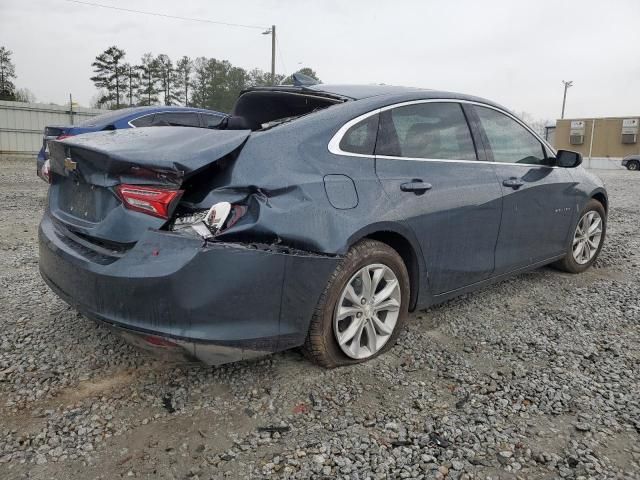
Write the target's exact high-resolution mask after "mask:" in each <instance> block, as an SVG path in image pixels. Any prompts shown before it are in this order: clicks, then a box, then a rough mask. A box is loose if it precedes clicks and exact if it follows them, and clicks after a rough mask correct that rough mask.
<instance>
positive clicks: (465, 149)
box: [376, 101, 501, 295]
mask: <svg viewBox="0 0 640 480" xmlns="http://www.w3.org/2000/svg"><path fill="white" fill-rule="evenodd" d="M481 155H484V152H483V151H482V150H481ZM477 158H478V157H477V153H476V148H475V147H474V142H473V139H472V136H471V134H470V131H469V126H468V124H467V121H466V118H465V115H464V112H463V110H462V107H461V105H460V104H459V103H456V102H447V101H438V102H432V101H431V102H430V101H427V102H420V103H413V104H410V105H404V106H398V107H395V108H391V109H387V110H383V111H382V112H381V113H380V125H379V130H378V138H377V142H376V174H377V175H378V178H379V179H380V181H381V183H382V185H383V189H384V191H385V194H386V195H387V197H388V198H389V202H390V205H389V209H387V211H386V212H381V215H382V216H384V215H390V216H392V217H394V218H398V217H401V218H404V219H405V220H404V222H405V223H406V224H407V225H408V226H409V227H410V228H411V229H413V231H414V232H415V234H416V237H417V238H418V239H419V242H420V246H421V248H422V253H423V255H424V257H425V263H426V266H427V274H428V277H429V290H430V293H431V294H432V295H438V294H442V293H445V292H449V291H451V290H456V289H458V288H461V287H464V286H467V285H470V284H472V283H475V282H478V281H481V280H484V279H486V278H488V277H489V276H490V275H491V274H492V272H493V270H494V249H495V246H496V241H497V237H498V230H499V226H500V213H501V190H500V185H499V183H498V181H497V179H496V175H495V172H494V169H493V167H492V165H490V164H487V163H482V162H478V161H477Z"/></svg>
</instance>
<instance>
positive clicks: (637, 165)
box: [627, 160, 640, 171]
mask: <svg viewBox="0 0 640 480" xmlns="http://www.w3.org/2000/svg"><path fill="white" fill-rule="evenodd" d="M627 170H634V171H638V170H640V162H638V161H637V160H630V161H629V162H627Z"/></svg>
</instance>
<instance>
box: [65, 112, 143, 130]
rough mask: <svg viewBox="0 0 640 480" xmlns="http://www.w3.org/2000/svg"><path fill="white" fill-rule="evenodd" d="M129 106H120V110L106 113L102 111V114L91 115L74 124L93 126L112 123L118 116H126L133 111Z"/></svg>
mask: <svg viewBox="0 0 640 480" xmlns="http://www.w3.org/2000/svg"><path fill="white" fill-rule="evenodd" d="M131 110H132V109H131V108H122V109H120V110H113V111H111V112H108V113H103V114H102V115H97V116H95V117H91V118H89V119H87V120H85V121H84V122H80V123H78V124H77V125H76V126H78V127H95V126H96V125H107V124H109V123H112V122H114V121H116V120H118V119H119V118H122V117H126V116H127V115H130V114H131V113H133V112H132V111H131Z"/></svg>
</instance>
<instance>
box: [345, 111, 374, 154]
mask: <svg viewBox="0 0 640 480" xmlns="http://www.w3.org/2000/svg"><path fill="white" fill-rule="evenodd" d="M377 133H378V115H377V114H376V115H371V116H370V117H367V118H365V119H364V120H361V121H360V122H358V123H356V124H355V125H353V126H352V127H351V128H349V130H347V132H346V133H345V134H344V136H343V137H342V140H340V150H342V151H343V152H349V153H359V154H361V155H373V150H374V148H375V146H376V135H377Z"/></svg>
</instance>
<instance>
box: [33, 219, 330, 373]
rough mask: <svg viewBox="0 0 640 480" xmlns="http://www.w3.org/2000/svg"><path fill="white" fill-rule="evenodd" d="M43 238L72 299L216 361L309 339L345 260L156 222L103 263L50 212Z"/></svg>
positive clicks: (49, 279)
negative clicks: (185, 232) (77, 244)
mask: <svg viewBox="0 0 640 480" xmlns="http://www.w3.org/2000/svg"><path fill="white" fill-rule="evenodd" d="M39 242H40V272H41V274H42V278H43V279H44V280H45V282H46V283H47V284H48V285H49V286H50V287H51V289H52V290H53V291H54V292H56V293H57V294H58V295H59V296H60V297H61V298H62V299H63V300H65V301H66V302H67V303H69V304H70V305H72V306H74V307H75V308H76V309H77V310H79V311H80V312H82V313H83V314H84V315H86V316H87V317H89V318H92V319H95V320H99V321H102V322H106V323H107V324H109V325H112V326H114V327H117V328H118V329H120V330H121V331H124V333H125V334H130V335H133V336H134V337H135V338H138V339H139V338H144V337H145V335H153V336H158V337H161V338H163V339H170V340H171V342H173V343H175V344H176V345H179V346H180V347H181V348H183V349H184V350H185V351H186V352H187V353H188V354H189V355H191V356H195V357H197V358H199V359H201V360H203V361H205V362H206V363H209V364H220V363H227V362H230V361H235V360H241V359H245V358H252V357H255V356H258V355H262V354H266V353H271V352H275V351H279V350H285V349H288V348H291V347H294V346H298V345H301V344H302V343H303V342H304V338H305V336H306V332H307V329H308V325H309V321H310V319H311V316H312V313H313V309H314V307H315V305H316V304H317V301H318V298H319V297H320V295H321V293H322V291H323V289H324V288H325V286H326V282H327V280H328V278H329V275H330V274H331V272H332V271H333V270H334V268H335V267H336V265H337V263H338V261H339V258H337V257H328V256H321V255H315V254H311V253H306V252H298V251H296V252H290V251H287V250H286V249H282V248H280V249H278V248H275V247H268V248H267V247H265V248H260V247H257V246H249V245H241V244H229V243H216V242H210V243H207V244H203V242H202V241H200V240H199V239H197V238H188V237H185V236H182V235H178V234H174V233H170V232H161V231H155V230H148V231H147V232H146V233H145V234H144V235H143V236H142V238H141V239H140V240H139V241H138V242H137V244H136V245H135V246H134V247H133V248H132V249H131V250H129V251H128V252H127V253H126V255H124V256H123V257H122V258H119V259H117V260H115V261H114V262H113V263H110V264H107V265H105V264H98V263H95V262H94V261H92V260H91V259H90V258H87V257H86V256H83V255H86V254H87V252H86V249H84V250H83V249H81V248H74V245H73V242H70V241H69V239H68V238H66V237H65V236H64V234H63V233H62V232H61V231H60V229H58V228H57V227H56V226H55V225H54V223H53V222H52V220H51V218H50V216H49V214H48V213H46V214H45V216H44V218H43V220H42V222H41V224H40V229H39Z"/></svg>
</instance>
